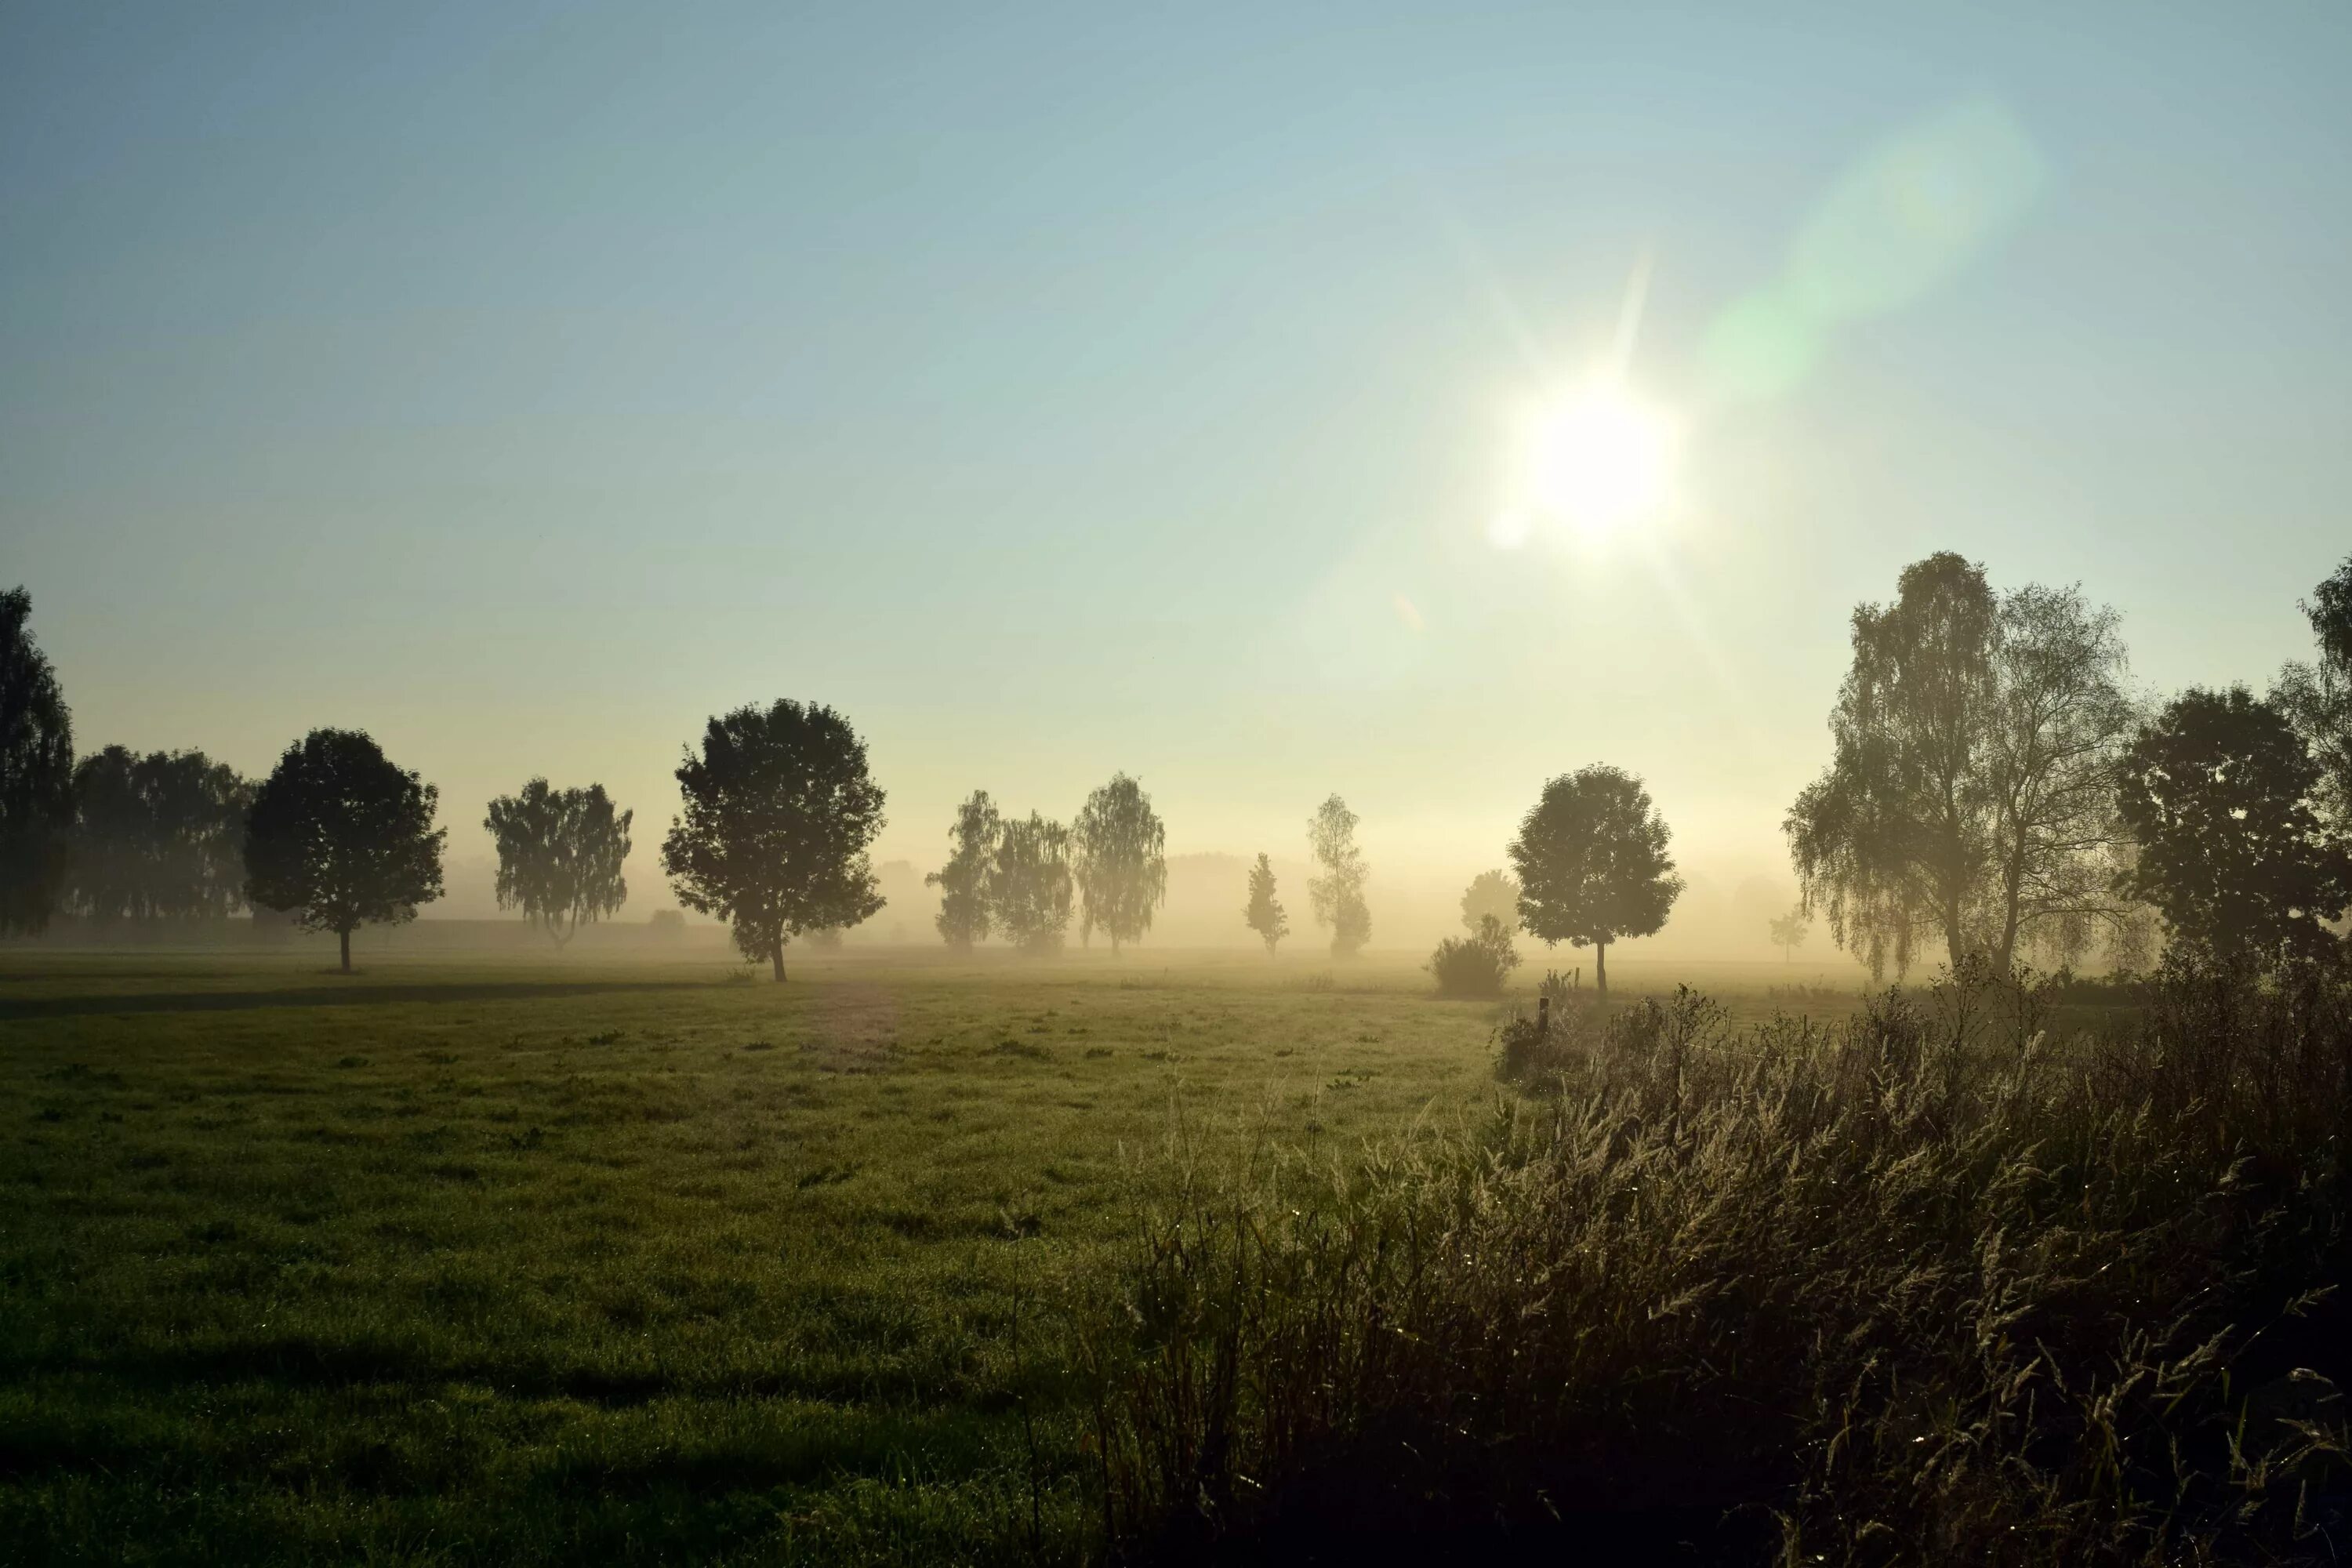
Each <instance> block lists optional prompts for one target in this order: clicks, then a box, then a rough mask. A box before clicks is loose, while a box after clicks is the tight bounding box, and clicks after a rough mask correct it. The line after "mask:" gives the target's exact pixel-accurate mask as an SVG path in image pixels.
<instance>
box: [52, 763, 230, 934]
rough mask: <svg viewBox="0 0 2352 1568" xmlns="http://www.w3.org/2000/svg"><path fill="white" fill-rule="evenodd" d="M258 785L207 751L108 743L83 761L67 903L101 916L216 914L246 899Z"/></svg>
mask: <svg viewBox="0 0 2352 1568" xmlns="http://www.w3.org/2000/svg"><path fill="white" fill-rule="evenodd" d="M252 804H253V785H252V784H250V783H248V782H247V781H246V780H244V779H242V778H239V777H238V776H237V774H236V769H234V768H231V767H229V766H228V765H227V764H226V763H215V762H214V761H212V760H211V759H210V758H208V757H206V756H205V754H204V753H203V752H173V753H172V754H170V755H166V754H165V753H163V752H150V753H149V754H148V755H146V756H143V757H142V756H135V755H133V754H132V753H131V752H129V751H128V750H126V749H125V748H123V747H121V746H109V747H107V748H106V749H105V750H104V751H101V752H93V753H91V754H90V755H89V756H87V757H84V758H83V759H82V760H81V763H80V764H79V766H77V767H76V768H75V769H74V814H75V815H74V834H73V857H72V862H71V864H70V865H69V866H68V869H67V875H66V905H67V907H68V908H69V909H71V910H73V911H74V912H75V913H77V914H82V915H87V916H89V918H91V919H92V920H95V921H99V922H100V923H101V924H109V923H111V922H113V921H153V920H184V919H189V918H197V917H213V918H217V917H220V916H225V915H227V914H230V913H233V912H235V911H236V910H238V909H240V908H242V907H243V905H244V902H245V817H246V813H247V811H248V810H249V809H251V807H252Z"/></svg>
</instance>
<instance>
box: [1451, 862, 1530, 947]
mask: <svg viewBox="0 0 2352 1568" xmlns="http://www.w3.org/2000/svg"><path fill="white" fill-rule="evenodd" d="M1488 915H1492V916H1494V917H1495V921H1496V923H1497V924H1499V925H1500V926H1501V927H1502V928H1503V934H1504V935H1505V936H1508V935H1510V933H1511V932H1513V931H1517V930H1518V929H1519V884H1518V879H1517V878H1515V877H1513V876H1512V875H1511V874H1510V873H1509V872H1508V871H1481V872H1479V873H1478V874H1477V875H1476V876H1475V877H1473V878H1471V879H1470V885H1469V886H1468V887H1467V888H1465V889H1463V890H1462V923H1463V924H1464V925H1465V926H1467V927H1468V928H1469V929H1470V931H1471V932H1472V934H1473V935H1475V934H1476V933H1477V931H1479V929H1480V927H1481V924H1482V923H1483V922H1484V921H1486V917H1487V916H1488Z"/></svg>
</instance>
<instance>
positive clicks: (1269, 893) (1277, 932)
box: [1242, 850, 1290, 958]
mask: <svg viewBox="0 0 2352 1568" xmlns="http://www.w3.org/2000/svg"><path fill="white" fill-rule="evenodd" d="M1242 920H1243V921H1244V922H1245V923H1246V924H1247V925H1248V926H1249V928H1250V930H1252V931H1255V932H1257V934H1258V940H1259V941H1261V942H1265V955H1266V956H1267V957H1268V958H1272V957H1273V956H1274V950H1275V948H1276V946H1277V945H1279V944H1280V942H1282V939H1283V938H1284V937H1286V936H1288V935H1289V934H1290V920H1289V917H1288V916H1286V915H1285V914H1284V913H1283V910H1282V902H1281V900H1278V899H1276V897H1275V896H1274V862H1273V861H1271V860H1269V859H1267V858H1265V851H1264V850H1260V851H1259V852H1258V858H1257V864H1256V865H1255V866H1253V867H1251V868H1250V874H1249V907H1248V908H1247V909H1244V910H1242Z"/></svg>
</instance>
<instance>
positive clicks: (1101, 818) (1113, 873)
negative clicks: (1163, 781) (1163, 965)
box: [1070, 773, 1168, 953]
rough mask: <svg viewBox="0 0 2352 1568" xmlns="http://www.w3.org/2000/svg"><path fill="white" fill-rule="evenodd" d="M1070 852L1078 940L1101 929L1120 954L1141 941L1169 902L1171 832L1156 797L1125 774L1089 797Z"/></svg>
mask: <svg viewBox="0 0 2352 1568" xmlns="http://www.w3.org/2000/svg"><path fill="white" fill-rule="evenodd" d="M1070 848H1071V854H1072V858H1073V870H1074V871H1075V873H1076V878H1077V884H1078V910H1079V913H1078V940H1079V941H1080V942H1086V941H1087V940H1088V939H1089V938H1090V937H1092V936H1093V934H1094V931H1095V928H1097V926H1099V927H1100V928H1101V929H1102V930H1103V931H1105V932H1106V933H1107V934H1108V936H1109V937H1110V950H1111V952H1114V953H1116V952H1118V950H1119V948H1120V946H1121V945H1122V944H1124V943H1126V942H1139V941H1140V940H1142V937H1143V933H1144V932H1145V931H1150V929H1151V911H1152V910H1155V909H1157V908H1159V907H1160V905H1161V904H1162V903H1164V902H1166V901H1167V899H1168V853H1167V850H1168V830H1167V828H1166V827H1165V826H1162V824H1161V823H1160V817H1159V815H1158V814H1157V813H1155V812H1154V811H1153V810H1152V809H1151V797H1150V795H1146V794H1144V793H1143V786H1142V785H1141V784H1138V783H1137V782H1136V781H1135V780H1133V779H1131V778H1129V777H1128V776H1127V775H1126V774H1125V773H1114V774H1112V775H1111V780H1110V782H1109V783H1108V784H1104V785H1103V786H1102V787H1101V788H1099V789H1097V790H1096V791H1095V792H1094V793H1093V794H1092V795H1088V796H1087V804H1086V805H1085V806H1084V808H1082V809H1081V810H1080V811H1079V813H1078V819H1077V821H1076V823H1075V824H1073V825H1072V827H1071V832H1070Z"/></svg>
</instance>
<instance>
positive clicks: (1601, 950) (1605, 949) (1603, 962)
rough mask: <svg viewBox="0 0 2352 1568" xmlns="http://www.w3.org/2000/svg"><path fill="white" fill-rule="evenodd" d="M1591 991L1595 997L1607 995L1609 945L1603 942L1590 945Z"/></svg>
mask: <svg viewBox="0 0 2352 1568" xmlns="http://www.w3.org/2000/svg"><path fill="white" fill-rule="evenodd" d="M1592 989H1593V992H1594V994H1596V995H1601V996H1606V995H1608V994H1609V944H1608V943H1607V942H1594V943H1593V944H1592Z"/></svg>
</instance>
